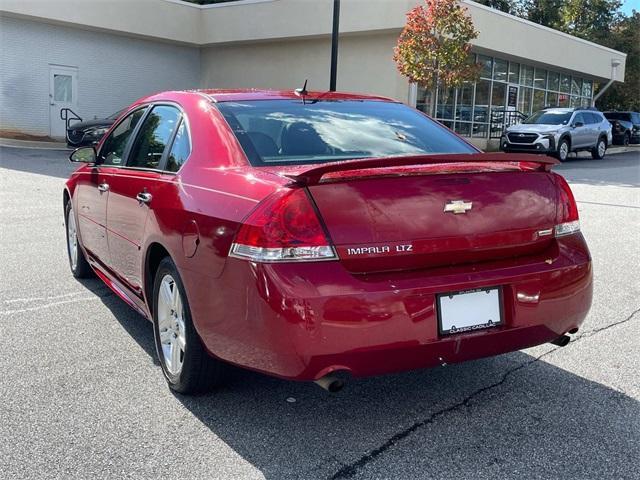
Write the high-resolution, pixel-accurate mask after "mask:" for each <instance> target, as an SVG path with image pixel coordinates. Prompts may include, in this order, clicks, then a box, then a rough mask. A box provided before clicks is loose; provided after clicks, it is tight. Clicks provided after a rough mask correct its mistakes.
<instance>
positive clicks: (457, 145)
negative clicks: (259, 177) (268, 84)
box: [217, 99, 476, 166]
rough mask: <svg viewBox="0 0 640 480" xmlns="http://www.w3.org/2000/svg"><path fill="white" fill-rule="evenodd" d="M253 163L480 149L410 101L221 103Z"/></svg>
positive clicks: (313, 160)
mask: <svg viewBox="0 0 640 480" xmlns="http://www.w3.org/2000/svg"><path fill="white" fill-rule="evenodd" d="M217 106H218V108H219V109H220V111H221V112H222V114H223V115H224V117H225V119H226V120H227V122H228V123H229V125H230V126H231V129H232V130H233V132H234V134H235V135H236V137H237V139H238V141H239V142H240V145H242V148H243V149H244V151H245V153H246V155H247V158H248V159H249V161H250V162H251V164H252V165H254V166H258V165H292V164H297V163H300V164H306V163H324V162H335V161H340V160H350V159H358V158H369V157H389V156H401V155H423V154H433V153H475V152H476V150H475V149H474V148H473V147H471V146H470V145H468V144H467V143H465V142H464V141H462V140H461V139H460V138H458V137H457V136H455V135H454V134H453V133H451V132H450V131H449V130H447V129H446V128H444V127H442V126H441V125H440V124H438V123H436V122H434V121H433V120H431V119H429V118H428V117H426V116H425V115H423V114H421V113H420V112H418V111H416V110H413V109H412V108H409V107H407V106H406V105H403V104H399V103H391V102H379V101H371V100H369V101H366V100H365V101H357V100H346V101H345V100H339V101H327V100H323V101H317V102H315V103H314V102H313V101H312V100H307V102H306V104H305V103H303V102H302V100H298V99H295V100H256V101H244V102H221V103H218V104H217Z"/></svg>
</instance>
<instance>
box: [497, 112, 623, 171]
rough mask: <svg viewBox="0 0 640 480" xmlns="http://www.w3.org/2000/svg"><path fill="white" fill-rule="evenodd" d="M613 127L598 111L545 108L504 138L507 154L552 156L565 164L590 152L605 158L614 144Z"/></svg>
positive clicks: (514, 127)
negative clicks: (580, 153) (576, 155)
mask: <svg viewBox="0 0 640 480" xmlns="http://www.w3.org/2000/svg"><path fill="white" fill-rule="evenodd" d="M612 139H613V138H612V133H611V124H610V123H609V121H608V120H607V119H606V118H604V116H603V115H602V112H599V111H598V110H597V109H595V108H555V107H553V108H545V109H542V110H540V111H538V112H536V113H534V114H533V115H531V116H530V117H529V118H527V119H525V120H524V121H523V122H522V123H520V124H518V125H513V126H511V127H509V128H507V129H506V131H505V133H504V134H503V135H502V138H501V139H500V148H501V150H503V151H505V152H531V153H548V154H551V155H554V156H556V157H558V159H560V161H564V160H566V159H567V156H568V155H569V153H571V152H578V151H581V150H587V151H589V152H591V156H592V157H593V158H597V159H600V158H603V157H604V155H605V152H606V150H607V147H608V146H609V145H611V141H612Z"/></svg>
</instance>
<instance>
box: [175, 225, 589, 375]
mask: <svg viewBox="0 0 640 480" xmlns="http://www.w3.org/2000/svg"><path fill="white" fill-rule="evenodd" d="M217 281H219V282H220V284H219V286H217V287H216V288H215V290H216V291H221V292H222V291H223V292H224V295H212V294H211V289H207V290H208V294H205V293H202V290H203V289H202V288H201V285H202V283H201V282H202V279H197V278H193V277H190V278H189V279H188V281H187V282H185V283H186V287H187V293H188V294H189V299H190V303H191V309H192V312H193V315H194V319H195V321H196V327H197V329H198V331H199V333H200V336H201V337H202V339H203V342H204V343H205V345H206V347H207V348H208V350H209V351H210V353H211V354H213V355H215V356H217V357H219V358H222V359H224V360H226V361H229V362H232V363H235V364H237V365H240V366H243V367H247V368H251V369H255V370H259V371H262V372H265V373H269V374H272V375H276V376H280V377H284V378H290V379H297V380H313V379H317V378H319V377H321V376H323V375H325V374H327V373H329V372H331V371H335V370H346V371H349V372H350V373H351V374H352V375H354V376H366V375H378V374H383V373H389V372H397V371H404V370H411V369H417V368H424V367H431V366H436V365H440V364H443V363H456V362H461V361H466V360H472V359H476V358H481V357H487V356H492V355H497V354H501V353H505V352H510V351H514V350H519V349H522V348H527V347H531V346H534V345H538V344H541V343H545V342H548V341H550V340H553V339H554V338H557V337H558V336H560V335H562V334H564V333H566V332H567V331H569V330H571V329H574V328H578V327H579V326H580V325H581V324H582V322H583V320H584V318H585V316H586V315H587V313H588V311H589V308H590V305H591V297H592V267H591V260H590V257H589V252H588V249H587V247H586V244H585V242H584V239H583V238H582V235H580V234H577V235H572V236H569V237H565V238H563V239H561V240H559V241H554V242H553V244H552V246H551V247H550V248H549V249H548V250H547V251H545V252H544V253H543V254H540V255H536V256H535V257H521V258H517V259H508V260H501V261H496V262H491V263H489V262H486V263H482V264H476V265H464V266H457V267H446V268H437V269H431V270H423V271H414V272H403V273H384V274H370V275H352V274H350V273H349V272H347V271H346V270H345V269H344V267H343V266H342V265H341V264H340V263H339V262H319V263H311V264H295V263H293V264H251V263H249V262H246V261H243V260H237V259H231V258H230V259H228V260H227V265H226V268H225V270H224V273H223V275H222V276H221V277H220V278H219V279H217ZM488 286H501V287H502V289H503V302H504V305H503V309H504V316H505V318H504V324H503V325H501V326H499V327H495V328H493V329H489V330H479V331H475V332H472V333H463V334H458V335H451V336H440V335H439V333H438V323H437V314H436V310H435V308H436V307H435V305H436V304H435V296H436V294H438V293H444V292H453V291H459V290H467V289H474V288H480V287H488ZM193 292H195V293H196V294H195V295H194V294H193ZM197 292H201V293H199V294H198V293H197ZM218 297H222V298H218Z"/></svg>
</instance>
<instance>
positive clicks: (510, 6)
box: [476, 0, 516, 13]
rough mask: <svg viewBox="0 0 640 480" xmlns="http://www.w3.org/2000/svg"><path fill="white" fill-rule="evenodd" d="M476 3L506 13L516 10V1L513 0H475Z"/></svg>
mask: <svg viewBox="0 0 640 480" xmlns="http://www.w3.org/2000/svg"><path fill="white" fill-rule="evenodd" d="M476 3H479V4H481V5H485V6H487V7H491V8H495V9H496V10H500V11H501V12H506V13H515V10H516V2H514V0H476Z"/></svg>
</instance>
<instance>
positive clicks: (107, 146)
mask: <svg viewBox="0 0 640 480" xmlns="http://www.w3.org/2000/svg"><path fill="white" fill-rule="evenodd" d="M146 110H147V109H146V108H141V109H139V110H136V111H135V112H133V113H131V114H129V116H128V117H125V118H124V119H123V120H122V121H121V122H120V123H119V124H118V126H117V127H116V128H115V129H114V130H113V132H111V133H110V134H109V136H108V137H107V139H106V140H105V141H104V143H103V144H102V148H101V149H100V159H101V161H100V164H101V165H115V166H121V165H122V159H123V156H124V150H125V148H126V147H127V142H128V141H129V138H131V134H132V133H133V131H134V130H135V128H136V125H137V124H138V122H139V121H140V119H141V118H142V116H143V115H144V112H146Z"/></svg>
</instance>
